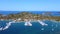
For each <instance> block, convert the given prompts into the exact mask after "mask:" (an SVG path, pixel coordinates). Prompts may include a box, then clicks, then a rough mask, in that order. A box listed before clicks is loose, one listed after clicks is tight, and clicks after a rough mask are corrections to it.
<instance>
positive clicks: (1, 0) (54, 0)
mask: <svg viewBox="0 0 60 34" xmlns="http://www.w3.org/2000/svg"><path fill="white" fill-rule="evenodd" d="M0 10H3V11H60V0H0Z"/></svg>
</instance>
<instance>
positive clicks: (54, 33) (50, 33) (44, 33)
mask: <svg viewBox="0 0 60 34" xmlns="http://www.w3.org/2000/svg"><path fill="white" fill-rule="evenodd" d="M8 22H9V21H1V20H0V27H5V26H6V23H8ZM43 22H44V23H46V24H48V26H42V25H41V24H40V23H38V22H31V23H32V26H25V25H24V22H19V23H12V24H11V26H10V27H9V28H8V29H6V30H2V31H0V34H60V22H54V21H49V20H45V21H43Z"/></svg>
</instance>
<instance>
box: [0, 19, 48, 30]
mask: <svg viewBox="0 0 60 34" xmlns="http://www.w3.org/2000/svg"><path fill="white" fill-rule="evenodd" d="M17 20H20V19H17ZM24 21H25V24H24V25H25V26H32V24H31V20H27V19H25V20H24ZM37 21H38V22H39V23H40V24H41V25H42V26H45V25H48V24H46V23H44V22H42V21H40V20H37ZM12 23H16V20H14V21H11V22H9V23H6V26H5V27H4V28H3V27H1V28H0V30H6V29H8V28H9V27H10V26H11V24H12Z"/></svg>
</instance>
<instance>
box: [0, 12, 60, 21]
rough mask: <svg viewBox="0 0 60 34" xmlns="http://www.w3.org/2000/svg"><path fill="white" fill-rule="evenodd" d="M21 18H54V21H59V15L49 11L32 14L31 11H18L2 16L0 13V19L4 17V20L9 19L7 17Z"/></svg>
mask: <svg viewBox="0 0 60 34" xmlns="http://www.w3.org/2000/svg"><path fill="white" fill-rule="evenodd" d="M18 18H21V19H22V20H23V19H36V20H38V19H39V20H43V19H45V20H56V21H60V16H52V15H51V12H44V13H42V14H33V13H31V12H20V13H17V14H9V15H7V16H3V15H2V14H0V19H5V20H9V19H18Z"/></svg>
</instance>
